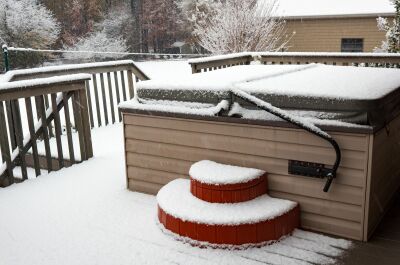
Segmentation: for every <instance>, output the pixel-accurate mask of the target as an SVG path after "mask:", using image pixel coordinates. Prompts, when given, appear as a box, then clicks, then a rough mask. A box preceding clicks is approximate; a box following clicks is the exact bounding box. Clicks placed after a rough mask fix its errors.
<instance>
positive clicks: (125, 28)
mask: <svg viewBox="0 0 400 265" xmlns="http://www.w3.org/2000/svg"><path fill="white" fill-rule="evenodd" d="M129 20H130V13H129V9H127V8H125V6H119V7H115V8H114V9H112V10H110V12H109V13H108V14H107V15H106V16H105V18H104V19H103V20H102V21H100V22H98V23H96V24H95V25H94V26H93V28H94V31H93V32H91V33H88V34H87V35H86V36H85V37H83V38H81V39H79V41H78V42H76V43H75V44H74V45H73V46H65V48H66V49H67V50H69V51H95V52H111V53H109V54H107V53H104V54H96V53H91V52H88V53H65V54H64V57H65V58H68V59H90V58H97V59H105V58H121V57H124V55H123V54H115V53H124V52H127V51H128V47H127V45H126V36H127V35H129V32H130V26H131V24H130V23H129Z"/></svg>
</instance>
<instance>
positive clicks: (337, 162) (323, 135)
mask: <svg viewBox="0 0 400 265" xmlns="http://www.w3.org/2000/svg"><path fill="white" fill-rule="evenodd" d="M230 92H231V93H232V94H233V95H235V96H236V97H238V98H240V99H242V100H244V101H246V102H248V103H250V104H253V105H255V106H256V107H257V108H259V109H262V110H265V111H267V112H269V113H271V114H273V115H275V116H277V117H279V118H281V119H282V120H285V121H287V122H289V123H292V124H294V125H296V126H297V127H300V128H301V129H303V130H305V131H307V132H309V133H312V134H314V135H316V136H318V137H320V138H322V139H324V140H325V141H327V142H329V144H331V145H332V147H333V149H334V150H335V153H336V160H335V163H334V164H333V167H332V171H331V172H330V173H328V174H327V175H326V177H327V178H328V179H327V181H326V183H325V186H324V189H323V191H324V192H328V190H329V188H330V186H331V184H332V181H333V179H334V178H335V177H336V172H337V169H338V168H339V165H340V160H341V157H342V155H341V151H340V147H339V144H338V143H337V142H336V141H335V140H334V139H333V138H332V137H331V136H330V135H329V134H327V133H326V132H323V131H321V132H319V131H317V130H312V129H311V128H309V127H307V126H305V125H304V124H303V123H301V122H300V121H298V120H296V119H292V118H291V117H290V116H285V115H282V113H280V112H279V111H276V110H275V109H274V108H276V107H274V108H268V106H260V105H258V104H257V102H254V101H252V100H251V99H250V98H248V97H244V96H243V94H244V95H249V96H250V97H253V96H252V95H250V94H248V93H246V92H244V91H241V90H240V93H238V92H237V91H235V90H231V91H230ZM231 103H233V100H231ZM271 106H272V105H271Z"/></svg>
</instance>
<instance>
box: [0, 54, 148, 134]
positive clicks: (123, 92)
mask: <svg viewBox="0 0 400 265" xmlns="http://www.w3.org/2000/svg"><path fill="white" fill-rule="evenodd" d="M79 73H87V74H91V76H92V78H91V80H88V81H86V87H87V89H86V92H87V98H88V104H89V117H90V125H91V127H92V128H93V127H95V126H98V127H101V126H103V125H108V124H109V123H115V122H116V121H121V115H120V113H119V112H118V110H117V105H118V104H119V103H120V102H122V101H126V100H128V99H131V98H133V97H134V90H135V84H136V82H138V81H142V80H149V79H150V78H149V77H148V76H147V75H146V73H144V72H143V71H142V70H141V69H140V68H139V67H138V66H137V65H136V64H135V63H134V62H133V61H132V60H121V61H110V62H96V63H84V64H69V65H58V66H47V67H41V68H32V69H24V70H14V71H9V72H7V73H6V74H4V75H3V76H2V77H0V83H1V82H15V81H21V80H30V79H35V78H45V77H54V76H65V75H71V74H79Z"/></svg>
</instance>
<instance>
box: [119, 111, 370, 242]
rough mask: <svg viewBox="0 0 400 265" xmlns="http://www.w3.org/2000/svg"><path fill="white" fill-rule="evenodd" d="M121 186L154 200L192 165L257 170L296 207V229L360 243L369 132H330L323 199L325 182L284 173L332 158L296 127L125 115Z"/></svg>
mask: <svg viewBox="0 0 400 265" xmlns="http://www.w3.org/2000/svg"><path fill="white" fill-rule="evenodd" d="M124 122H125V125H124V126H125V128H124V130H125V144H126V161H127V178H128V188H129V189H130V190H134V191H140V192H146V193H151V194H155V193H157V191H158V190H159V189H160V188H161V187H162V186H163V185H165V184H166V183H168V182H169V181H171V180H173V179H176V178H188V171H189V168H190V166H191V164H192V163H193V162H196V161H199V160H202V159H209V160H214V161H217V162H220V163H226V164H233V165H238V166H245V167H254V168H260V169H263V170H265V171H267V172H268V174H269V175H268V182H269V193H270V194H271V195H272V196H274V197H278V198H286V199H290V200H294V201H297V202H299V203H300V205H301V211H302V212H301V224H302V227H303V228H306V229H312V230H315V231H321V232H326V233H330V234H335V235H339V236H343V237H347V238H352V239H357V240H362V239H363V228H364V227H363V226H364V221H363V220H364V209H365V193H366V190H365V187H366V176H367V166H368V152H369V146H368V145H369V138H370V136H369V135H368V134H351V133H333V136H334V138H335V139H336V140H337V141H338V143H339V145H340V146H341V148H342V155H343V158H342V163H341V167H340V168H339V170H338V176H337V179H335V181H334V184H333V185H332V186H331V189H330V191H329V192H328V193H324V192H323V191H322V188H323V185H324V183H325V180H321V179H316V178H310V177H301V176H294V175H289V174H288V160H289V159H294V160H302V161H310V162H317V163H324V164H327V165H332V164H333V162H334V159H335V153H334V151H333V149H332V147H331V146H329V145H328V144H327V143H326V142H325V141H323V140H321V139H320V138H318V137H315V136H313V135H311V134H309V133H307V132H304V131H302V130H298V129H290V128H278V127H266V126H258V125H248V124H237V123H226V122H225V123H224V122H215V121H202V120H201V121H200V120H191V119H178V118H171V117H157V116H146V115H138V114H124Z"/></svg>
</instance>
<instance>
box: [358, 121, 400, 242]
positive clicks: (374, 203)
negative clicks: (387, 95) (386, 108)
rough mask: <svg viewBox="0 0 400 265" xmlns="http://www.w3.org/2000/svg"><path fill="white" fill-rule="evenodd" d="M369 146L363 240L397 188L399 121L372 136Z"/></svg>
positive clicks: (399, 154)
mask: <svg viewBox="0 0 400 265" xmlns="http://www.w3.org/2000/svg"><path fill="white" fill-rule="evenodd" d="M371 138H372V137H371ZM371 142H372V144H371V148H370V149H371V152H370V154H371V156H370V159H369V161H370V162H369V163H370V166H369V174H368V185H367V197H366V199H367V205H368V207H367V211H366V213H365V219H366V220H367V224H366V226H365V232H364V234H365V238H364V240H368V238H369V237H370V236H371V235H372V234H373V232H374V230H375V229H376V227H377V225H378V224H379V222H380V220H381V219H382V217H383V216H384V214H385V212H386V211H387V210H388V208H389V206H390V204H391V200H392V198H393V195H394V194H395V193H396V192H398V191H399V188H400V117H397V118H396V119H394V120H393V121H392V122H390V123H389V124H388V125H387V126H386V127H385V128H383V129H381V130H379V131H378V132H376V133H375V134H374V136H373V138H372V140H371Z"/></svg>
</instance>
